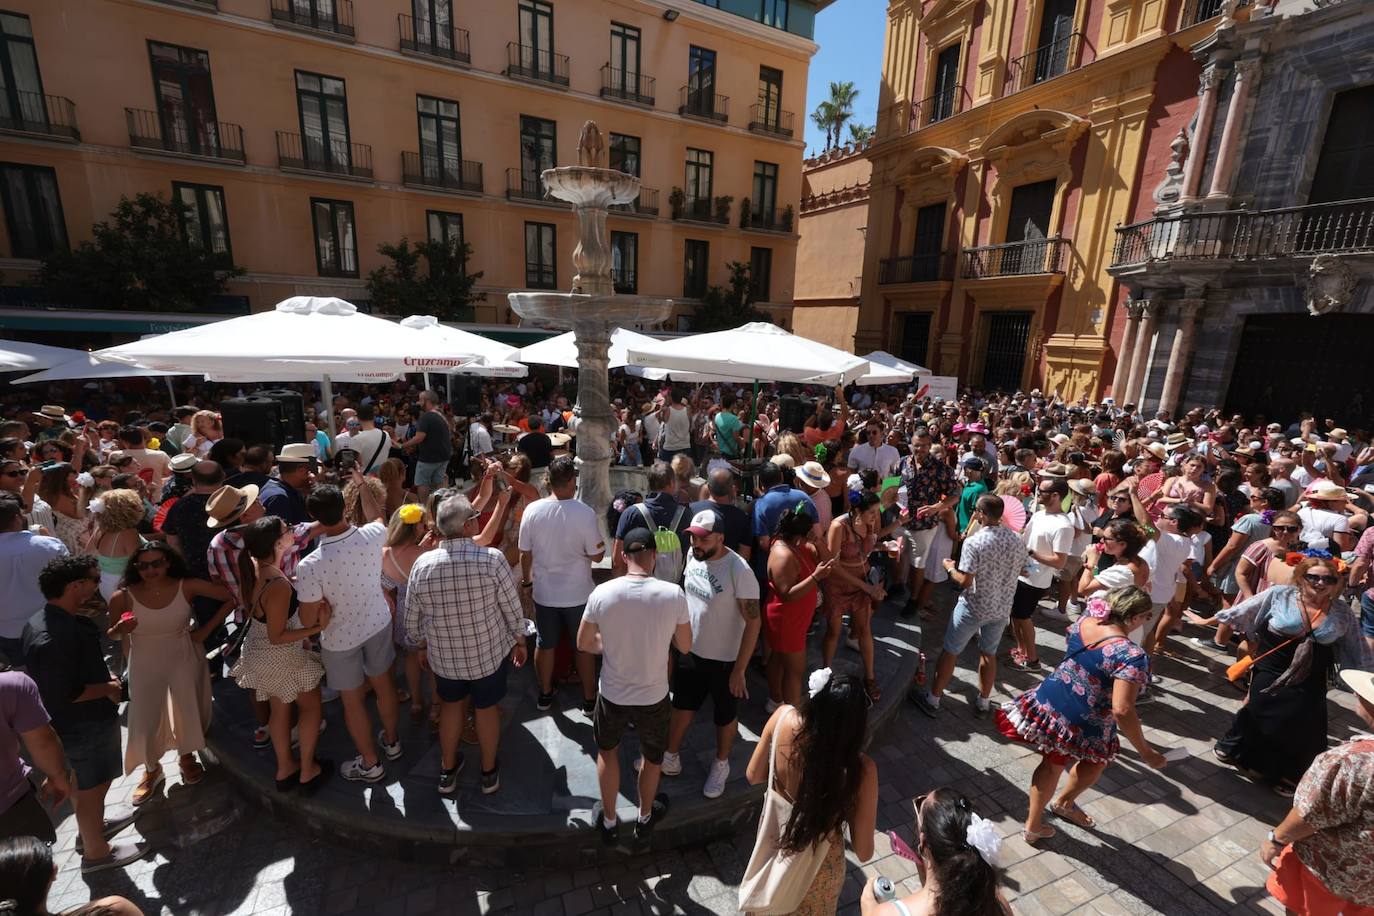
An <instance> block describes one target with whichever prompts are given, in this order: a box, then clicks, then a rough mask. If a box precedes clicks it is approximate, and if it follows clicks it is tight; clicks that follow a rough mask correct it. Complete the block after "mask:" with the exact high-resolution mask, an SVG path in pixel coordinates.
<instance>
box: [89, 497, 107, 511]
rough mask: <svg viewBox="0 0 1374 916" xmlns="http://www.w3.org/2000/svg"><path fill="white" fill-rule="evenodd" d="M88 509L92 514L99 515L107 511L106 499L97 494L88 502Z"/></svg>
mask: <svg viewBox="0 0 1374 916" xmlns="http://www.w3.org/2000/svg"><path fill="white" fill-rule="evenodd" d="M86 511H88V512H90V513H91V514H92V515H99V514H100V513H102V512H104V511H105V500H103V499H101V498H100V497H99V496H97V497H96V498H95V499H93V500H91V501H90V502H89V503H87V504H86Z"/></svg>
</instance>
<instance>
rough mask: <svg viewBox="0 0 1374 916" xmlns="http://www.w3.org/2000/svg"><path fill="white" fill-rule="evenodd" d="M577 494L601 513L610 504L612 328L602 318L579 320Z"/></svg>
mask: <svg viewBox="0 0 1374 916" xmlns="http://www.w3.org/2000/svg"><path fill="white" fill-rule="evenodd" d="M573 330H574V331H575V332H576V338H575V339H576V341H577V414H578V416H579V417H581V420H580V422H579V424H578V427H577V462H578V465H579V466H580V467H579V470H578V474H577V498H578V499H580V500H582V501H583V502H584V503H586V504H587V505H589V506H591V507H592V508H593V509H595V510H596V512H597V515H598V517H599V516H601V515H603V514H604V513H605V511H606V507H607V506H609V505H610V504H611V496H612V494H611V396H610V381H609V378H608V376H607V369H608V365H609V363H610V361H611V329H610V326H609V325H607V324H606V323H605V322H604V321H582V322H578V323H577V324H576V325H575V326H574V328H573Z"/></svg>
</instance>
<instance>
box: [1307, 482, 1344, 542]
mask: <svg viewBox="0 0 1374 916" xmlns="http://www.w3.org/2000/svg"><path fill="white" fill-rule="evenodd" d="M1303 501H1304V502H1306V503H1307V505H1306V506H1304V507H1303V508H1301V509H1299V510H1298V518H1300V519H1302V535H1301V537H1302V539H1303V543H1305V544H1306V545H1307V546H1308V547H1311V548H1314V549H1317V550H1329V551H1331V553H1332V554H1333V555H1336V556H1339V555H1340V554H1342V553H1344V552H1345V551H1347V550H1354V549H1355V538H1354V537H1353V536H1352V535H1351V534H1350V519H1349V517H1347V516H1346V514H1345V513H1344V511H1342V510H1344V509H1345V507H1346V505H1347V495H1346V492H1345V490H1344V489H1342V488H1341V487H1340V486H1339V485H1337V484H1334V483H1332V482H1331V481H1329V480H1318V481H1317V482H1315V483H1313V484H1312V485H1311V486H1310V487H1308V488H1307V491H1306V492H1305V493H1304V494H1303Z"/></svg>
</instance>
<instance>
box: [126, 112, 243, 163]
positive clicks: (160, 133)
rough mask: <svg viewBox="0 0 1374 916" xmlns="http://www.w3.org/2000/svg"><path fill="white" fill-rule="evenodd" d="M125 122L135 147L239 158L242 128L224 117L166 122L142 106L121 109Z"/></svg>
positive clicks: (239, 159) (240, 158)
mask: <svg viewBox="0 0 1374 916" xmlns="http://www.w3.org/2000/svg"><path fill="white" fill-rule="evenodd" d="M124 118H125V120H126V121H128V122H129V145H130V146H134V147H137V148H139V149H149V150H159V151H161V152H166V153H178V154H180V155H182V156H200V157H203V158H205V159H230V160H233V161H234V162H243V161H244V156H243V128H242V127H239V126H238V125H237V124H229V123H227V122H225V121H201V122H196V123H187V122H186V121H184V120H175V121H171V122H170V123H169V122H168V121H167V120H164V119H163V118H162V117H161V116H160V115H159V113H158V112H156V111H147V110H145V109H142V108H126V109H124Z"/></svg>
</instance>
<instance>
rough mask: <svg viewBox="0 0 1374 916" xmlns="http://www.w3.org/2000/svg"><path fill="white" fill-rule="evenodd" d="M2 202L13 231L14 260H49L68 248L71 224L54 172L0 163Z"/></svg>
mask: <svg viewBox="0 0 1374 916" xmlns="http://www.w3.org/2000/svg"><path fill="white" fill-rule="evenodd" d="M0 203H3V204H4V207H5V225H6V226H7V227H8V228H9V235H10V257H13V258H45V257H47V256H48V255H50V254H52V253H53V252H54V251H63V250H65V249H66V248H67V223H66V221H65V220H64V219H63V217H62V199H61V198H60V197H59V196H58V193H57V173H56V172H54V171H53V170H52V169H50V168H47V167H46V166H41V165H20V164H18V163H13V162H5V163H0Z"/></svg>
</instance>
